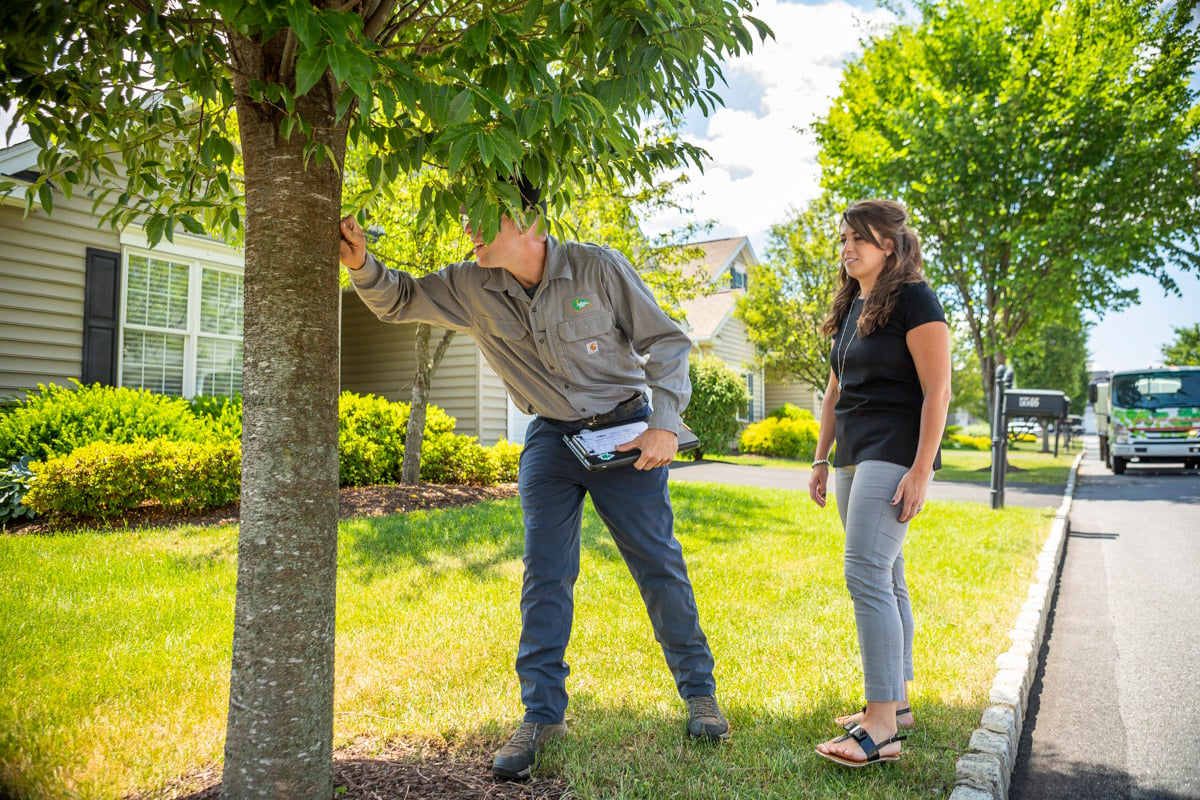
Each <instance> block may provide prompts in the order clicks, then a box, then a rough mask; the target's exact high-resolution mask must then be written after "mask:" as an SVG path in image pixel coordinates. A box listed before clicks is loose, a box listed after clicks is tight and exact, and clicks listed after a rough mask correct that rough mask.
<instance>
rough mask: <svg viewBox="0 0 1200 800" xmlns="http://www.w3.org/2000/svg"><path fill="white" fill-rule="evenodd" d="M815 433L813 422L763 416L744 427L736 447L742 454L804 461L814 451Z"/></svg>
mask: <svg viewBox="0 0 1200 800" xmlns="http://www.w3.org/2000/svg"><path fill="white" fill-rule="evenodd" d="M809 416H810V417H811V416H812V414H809ZM817 430H818V425H817V422H816V420H814V419H802V418H791V417H783V418H780V417H767V418H766V419H764V420H761V421H759V422H755V423H754V424H753V425H749V426H747V428H746V430H744V431H742V436H741V440H740V442H739V445H740V447H741V451H742V452H743V453H755V454H758V455H764V456H776V457H780V458H795V459H801V460H805V461H807V460H810V459H811V458H812V457H813V456H814V455H815V453H816V450H817Z"/></svg>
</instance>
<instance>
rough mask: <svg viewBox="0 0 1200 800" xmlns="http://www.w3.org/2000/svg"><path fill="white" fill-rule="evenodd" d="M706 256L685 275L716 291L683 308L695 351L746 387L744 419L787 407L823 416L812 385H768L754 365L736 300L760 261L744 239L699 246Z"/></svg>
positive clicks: (753, 352)
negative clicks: (720, 364) (715, 360)
mask: <svg viewBox="0 0 1200 800" xmlns="http://www.w3.org/2000/svg"><path fill="white" fill-rule="evenodd" d="M689 246H690V247H698V248H700V249H701V250H702V251H703V255H702V256H701V257H699V258H697V259H694V260H692V261H689V262H688V263H686V264H684V265H683V267H682V268H683V271H684V274H686V275H689V276H701V277H705V278H706V279H707V282H708V284H709V285H710V286H713V287H715V289H716V291H715V292H714V293H712V294H710V295H707V296H705V297H698V298H696V299H695V300H690V301H687V302H685V303H684V304H683V310H684V313H685V315H686V317H687V322H688V327H687V331H688V335H689V336H691V337H692V341H693V343H694V346H695V350H694V352H697V353H701V354H705V355H713V356H716V357H717V358H719V359H721V360H722V361H724V362H725V363H726V364H728V365H729V366H730V367H731V368H733V369H734V370H735V371H736V372H737V373H738V374H739V375H741V376H742V379H743V380H744V381H745V382H746V389H747V391H748V393H749V394H750V397H751V402H750V404H749V405H748V407H747V408H746V410H745V412H744V414H743V415H742V420H743V421H744V422H755V421H757V420H760V419H762V418H763V416H764V415H765V414H767V413H769V412H771V411H773V410H774V409H776V408H778V407H779V406H781V405H783V404H784V403H793V404H794V405H797V406H799V407H800V408H805V409H808V410H810V411H812V412H813V413H814V414H819V413H820V409H821V395H820V393H819V392H818V391H817V390H815V389H814V388H813V387H811V386H807V385H803V384H800V383H794V382H781V381H777V380H767V379H766V376H765V375H764V373H763V371H762V369H761V368H759V367H758V366H757V364H756V356H757V351H756V348H755V345H754V343H753V342H752V341H751V340H750V337H749V335H748V333H747V330H746V324H745V323H744V322H742V321H741V320H740V319H738V318H737V317H736V316H735V315H734V311H735V310H736V308H737V301H738V298H740V297H741V296H742V295H743V294H744V293H745V289H746V287H747V283H748V281H749V273H750V268H751V267H753V266H757V264H758V259H757V258H756V257H755V255H754V250H753V248H752V247H751V246H750V240H749V239H748V238H746V237H745V236H737V237H732V238H727V239H713V240H711V241H706V242H696V243H694V244H692V245H689Z"/></svg>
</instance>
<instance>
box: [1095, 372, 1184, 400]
mask: <svg viewBox="0 0 1200 800" xmlns="http://www.w3.org/2000/svg"><path fill="white" fill-rule="evenodd" d="M1112 404H1113V405H1114V406H1117V407H1119V408H1145V409H1157V408H1179V407H1181V406H1197V407H1200V370H1198V371H1195V372H1142V373H1138V374H1136V375H1114V376H1113V379H1112Z"/></svg>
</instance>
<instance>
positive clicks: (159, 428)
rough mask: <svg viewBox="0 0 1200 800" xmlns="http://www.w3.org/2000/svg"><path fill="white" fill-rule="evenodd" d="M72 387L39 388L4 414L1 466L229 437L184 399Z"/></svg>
mask: <svg viewBox="0 0 1200 800" xmlns="http://www.w3.org/2000/svg"><path fill="white" fill-rule="evenodd" d="M72 384H74V385H73V386H72V387H65V386H57V385H55V384H50V385H48V386H47V385H45V384H38V389H37V391H36V392H32V393H30V394H29V396H28V397H26V398H25V401H24V402H22V403H21V404H20V405H18V406H16V407H15V408H13V409H11V410H9V411H8V413H6V414H4V415H2V416H0V463H3V464H7V463H10V462H12V461H16V460H18V459H19V458H21V456H29V457H31V458H33V459H37V460H41V459H44V458H46V457H48V456H61V455H67V454H68V453H70V452H72V451H73V450H75V449H76V448H79V447H83V446H85V445H89V444H92V443H93V442H115V443H131V442H134V441H136V440H138V439H173V440H175V441H181V442H216V441H222V440H227V439H228V438H229V435H228V432H227V430H226V429H225V427H224V423H219V422H217V421H215V420H214V419H212V418H209V417H200V416H197V415H196V414H195V413H194V412H193V411H192V406H191V404H190V403H189V402H188V401H187V400H184V399H182V398H179V397H168V396H166V395H161V394H154V393H152V392H148V391H146V390H144V389H126V388H123V387H116V386H101V385H100V384H93V385H91V386H84V385H83V384H81V383H79V381H72ZM239 409H240V403H239ZM239 417H240V411H239ZM240 431H241V423H240V420H239V422H238V432H239V434H240Z"/></svg>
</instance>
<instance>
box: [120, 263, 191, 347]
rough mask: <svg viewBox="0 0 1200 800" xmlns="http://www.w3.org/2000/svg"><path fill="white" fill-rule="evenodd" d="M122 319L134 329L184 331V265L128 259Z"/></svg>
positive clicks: (185, 325)
mask: <svg viewBox="0 0 1200 800" xmlns="http://www.w3.org/2000/svg"><path fill="white" fill-rule="evenodd" d="M126 286H127V289H126V292H125V319H126V320H127V321H128V322H130V323H132V324H135V325H149V326H152V327H155V328H171V329H172V330H184V329H186V328H187V299H188V265H187V264H176V263H174V262H171V261H162V260H160V259H157V258H148V257H146V256H136V255H134V256H130V257H129V277H128V280H127V282H126Z"/></svg>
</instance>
